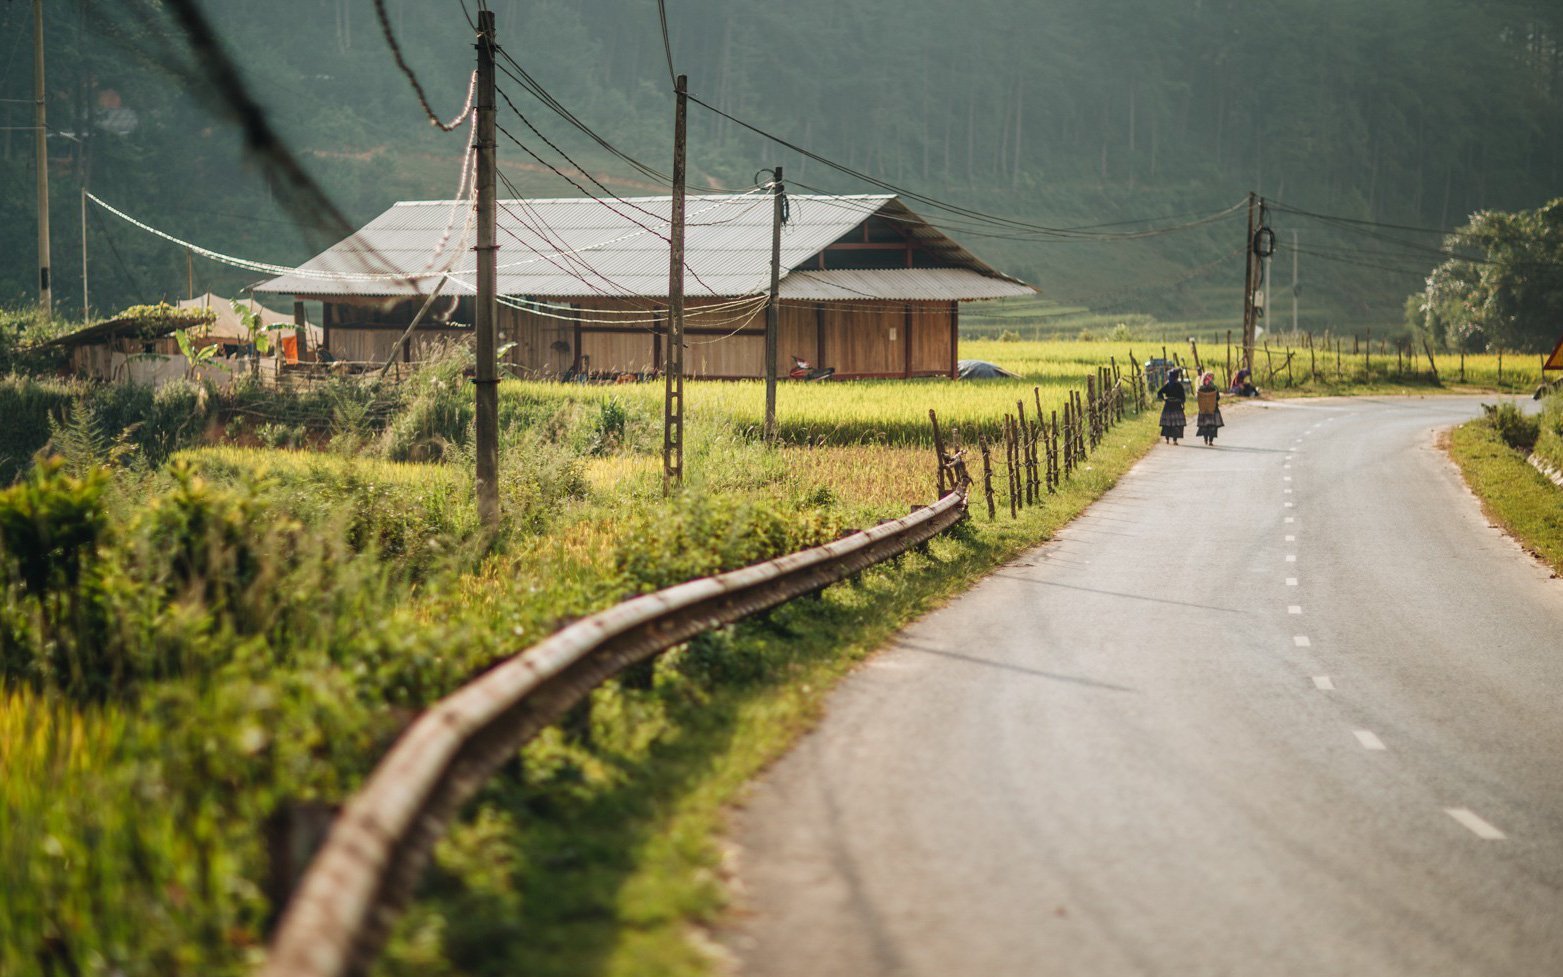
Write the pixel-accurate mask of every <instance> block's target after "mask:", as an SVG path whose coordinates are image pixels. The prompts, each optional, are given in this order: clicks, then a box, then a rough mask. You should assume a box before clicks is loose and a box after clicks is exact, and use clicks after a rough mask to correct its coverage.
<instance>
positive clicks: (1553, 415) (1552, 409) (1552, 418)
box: [1535, 390, 1563, 470]
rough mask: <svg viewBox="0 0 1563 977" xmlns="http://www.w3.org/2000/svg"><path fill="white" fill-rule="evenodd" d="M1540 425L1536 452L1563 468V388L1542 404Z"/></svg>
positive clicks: (1553, 464) (1552, 464) (1547, 460)
mask: <svg viewBox="0 0 1563 977" xmlns="http://www.w3.org/2000/svg"><path fill="white" fill-rule="evenodd" d="M1538 427H1539V433H1538V437H1537V438H1536V447H1535V452H1536V454H1538V455H1540V456H1541V459H1542V460H1543V461H1545V462H1546V463H1547V464H1549V465H1551V466H1552V467H1553V468H1557V469H1560V470H1563V390H1560V391H1559V392H1557V393H1555V394H1553V395H1552V396H1550V397H1548V398H1547V399H1546V401H1545V402H1544V403H1543V404H1542V407H1541V417H1540V419H1539V421H1538Z"/></svg>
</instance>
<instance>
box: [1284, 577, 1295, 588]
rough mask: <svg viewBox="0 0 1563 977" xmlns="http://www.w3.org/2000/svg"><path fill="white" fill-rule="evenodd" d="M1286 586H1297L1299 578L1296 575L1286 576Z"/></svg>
mask: <svg viewBox="0 0 1563 977" xmlns="http://www.w3.org/2000/svg"><path fill="white" fill-rule="evenodd" d="M1286 586H1288V587H1295V586H1297V578H1296V577H1287V578H1286Z"/></svg>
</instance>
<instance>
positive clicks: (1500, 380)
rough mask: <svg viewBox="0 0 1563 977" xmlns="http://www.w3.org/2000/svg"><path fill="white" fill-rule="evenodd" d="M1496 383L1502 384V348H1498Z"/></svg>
mask: <svg viewBox="0 0 1563 977" xmlns="http://www.w3.org/2000/svg"><path fill="white" fill-rule="evenodd" d="M1498 382H1499V383H1502V382H1503V347H1502V346H1499V347H1498Z"/></svg>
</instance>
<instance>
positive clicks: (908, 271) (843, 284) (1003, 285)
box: [779, 268, 1036, 302]
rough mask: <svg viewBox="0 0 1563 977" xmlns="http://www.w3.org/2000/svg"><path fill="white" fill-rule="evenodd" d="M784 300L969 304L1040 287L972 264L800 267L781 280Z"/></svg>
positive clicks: (1031, 291) (781, 291)
mask: <svg viewBox="0 0 1563 977" xmlns="http://www.w3.org/2000/svg"><path fill="white" fill-rule="evenodd" d="M779 291H780V294H781V297H782V298H784V299H807V300H809V301H813V302H829V301H850V300H851V299H865V298H871V299H890V300H892V301H896V302H919V301H926V302H967V301H975V300H978V299H1001V298H1007V297H1009V296H1013V295H1031V294H1033V293H1034V292H1035V291H1036V289H1034V288H1032V287H1031V286H1030V285H1026V284H1024V283H1022V282H1017V281H1014V280H1013V279H1009V278H995V277H992V276H989V275H983V274H979V273H978V272H975V271H972V270H971V269H970V268H872V269H863V270H852V271H845V270H842V271H838V270H834V269H833V270H830V271H803V270H800V271H795V272H793V273H792V274H790V275H788V276H787V277H786V278H783V279H782V280H781V288H780V289H779Z"/></svg>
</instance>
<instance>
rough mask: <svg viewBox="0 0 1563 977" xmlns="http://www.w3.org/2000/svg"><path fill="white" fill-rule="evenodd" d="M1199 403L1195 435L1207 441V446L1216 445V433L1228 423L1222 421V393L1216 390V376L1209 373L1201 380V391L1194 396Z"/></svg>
mask: <svg viewBox="0 0 1563 977" xmlns="http://www.w3.org/2000/svg"><path fill="white" fill-rule="evenodd" d="M1194 399H1195V400H1196V401H1198V403H1199V416H1198V417H1197V418H1195V419H1194V425H1195V427H1194V433H1195V434H1197V435H1198V436H1199V437H1202V438H1204V439H1205V444H1207V445H1212V444H1215V443H1216V431H1217V430H1219V429H1220V428H1221V426H1222V425H1224V424H1225V423H1226V422H1225V421H1223V420H1222V419H1221V407H1220V404H1221V391H1219V390H1217V389H1216V375H1215V374H1214V373H1207V374H1205V375H1204V376H1203V377H1201V378H1200V382H1199V390H1198V391H1197V392H1196V393H1195V394H1194Z"/></svg>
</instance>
